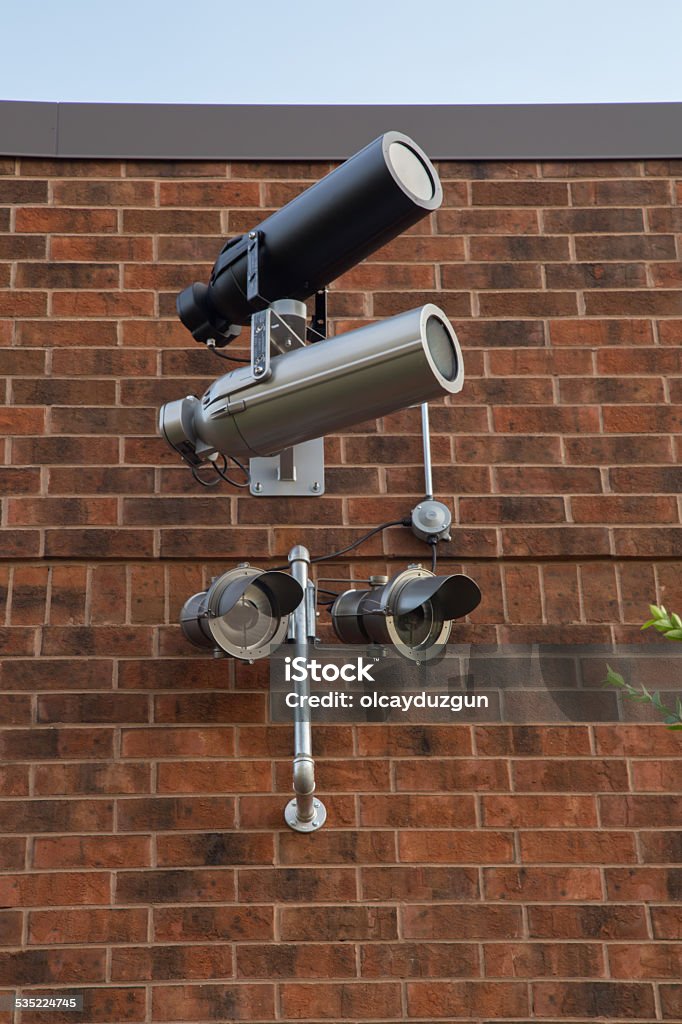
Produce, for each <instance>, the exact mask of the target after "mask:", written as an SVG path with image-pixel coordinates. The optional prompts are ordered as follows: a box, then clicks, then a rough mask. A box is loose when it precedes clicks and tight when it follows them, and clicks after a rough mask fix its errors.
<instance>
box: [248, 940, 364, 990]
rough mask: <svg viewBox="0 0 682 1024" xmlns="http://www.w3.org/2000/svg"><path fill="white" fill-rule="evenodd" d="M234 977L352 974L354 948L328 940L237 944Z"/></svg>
mask: <svg viewBox="0 0 682 1024" xmlns="http://www.w3.org/2000/svg"><path fill="white" fill-rule="evenodd" d="M236 952H237V977H238V978H269V979H274V978H320V979H321V980H324V981H326V980H328V979H331V978H344V977H349V978H350V977H355V973H356V968H355V950H354V948H353V947H352V946H347V945H343V944H332V943H328V944H327V943H307V944H305V945H296V944H293V943H277V945H276V946H267V945H263V944H259V945H253V946H251V945H248V944H246V943H240V944H239V945H238V946H237V947H236Z"/></svg>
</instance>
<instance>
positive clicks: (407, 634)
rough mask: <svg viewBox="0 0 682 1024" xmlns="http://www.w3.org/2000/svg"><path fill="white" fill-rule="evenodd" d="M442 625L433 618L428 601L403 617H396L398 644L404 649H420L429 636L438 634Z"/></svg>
mask: <svg viewBox="0 0 682 1024" xmlns="http://www.w3.org/2000/svg"><path fill="white" fill-rule="evenodd" d="M441 626H442V623H437V622H436V621H435V618H434V611H433V605H432V604H431V602H430V601H426V602H425V603H424V604H420V605H417V607H416V608H413V610H412V611H411V612H407V613H406V614H405V615H396V617H395V628H396V632H397V634H398V637H399V638H400V642H401V643H403V644H405V646H406V647H420V646H421V645H422V644H423V643H426V641H427V640H428V639H429V637H430V636H431V634H432V632H436V633H439V632H440V628H441Z"/></svg>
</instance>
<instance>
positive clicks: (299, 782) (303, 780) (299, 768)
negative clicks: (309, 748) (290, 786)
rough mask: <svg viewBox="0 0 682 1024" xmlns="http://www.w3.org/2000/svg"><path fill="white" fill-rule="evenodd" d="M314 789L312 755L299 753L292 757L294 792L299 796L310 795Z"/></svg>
mask: <svg viewBox="0 0 682 1024" xmlns="http://www.w3.org/2000/svg"><path fill="white" fill-rule="evenodd" d="M314 791H315V762H314V761H313V759H312V757H308V756H307V755H300V756H298V757H295V758H294V792H295V793H297V794H298V795H300V796H311V795H312V794H313V793H314Z"/></svg>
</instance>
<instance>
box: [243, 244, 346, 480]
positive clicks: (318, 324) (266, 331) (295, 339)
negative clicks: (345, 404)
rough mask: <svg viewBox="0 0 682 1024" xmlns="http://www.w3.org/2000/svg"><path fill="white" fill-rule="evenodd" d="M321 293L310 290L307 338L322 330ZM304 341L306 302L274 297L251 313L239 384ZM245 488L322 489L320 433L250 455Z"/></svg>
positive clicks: (255, 378) (262, 373)
mask: <svg viewBox="0 0 682 1024" xmlns="http://www.w3.org/2000/svg"><path fill="white" fill-rule="evenodd" d="M256 266H257V263H256V262H255V261H254V267H256ZM326 319H327V318H326V293H325V292H324V291H321V292H318V294H317V295H316V296H315V312H314V314H313V323H314V327H312V328H308V340H312V337H313V336H316V337H318V338H319V337H323V336H324V333H326V330H325V329H326ZM305 343H306V307H305V304H304V303H303V302H298V301H296V300H293V299H280V300H278V301H276V302H273V303H272V305H271V306H268V307H267V309H263V310H261V312H259V313H254V314H253V316H252V317H251V373H250V375H249V377H248V378H245V379H244V381H243V385H242V386H244V387H249V386H250V385H252V384H257V383H260V382H261V381H263V380H267V379H268V377H270V376H271V375H272V368H271V365H270V357H271V356H277V355H280V354H281V353H284V352H288V351H291V350H292V349H294V348H301V347H302V346H304V345H305ZM249 473H250V481H251V482H250V490H251V494H254V495H256V496H266V495H267V496H270V497H273V496H275V497H313V496H316V495H320V494H324V438H323V437H316V438H314V440H312V441H304V442H303V443H302V444H295V445H293V446H292V447H291V448H285V449H284V451H282V452H280V453H279V455H273V456H270V457H257V458H253V459H251V460H250V463H249Z"/></svg>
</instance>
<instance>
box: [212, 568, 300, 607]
mask: <svg viewBox="0 0 682 1024" xmlns="http://www.w3.org/2000/svg"><path fill="white" fill-rule="evenodd" d="M249 587H257V588H258V589H259V590H262V591H263V593H264V594H265V596H266V597H267V598H268V600H269V602H270V605H271V607H272V612H273V614H274V615H289V614H290V613H291V612H292V611H293V610H294V608H298V606H299V604H300V603H301V599H302V598H303V590H302V588H301V585H300V583H298V582H297V581H296V580H295V579H293V577H292V576H289V575H288V574H287V573H285V572H264V573H259V574H258V575H253V576H243V577H242V578H241V579H236V580H233V581H232V582H231V583H229V584H228V586H227V587H225V589H224V590H223V592H222V593H221V594H220V597H219V599H218V603H217V607H216V608H215V609H214V613H215V614H216V615H227V614H229V612H231V611H232V609H233V608H234V606H235V605H236V604H237V603H238V601H239V600H240V598H242V597H243V596H244V594H245V593H246V591H247V590H248V589H249Z"/></svg>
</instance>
